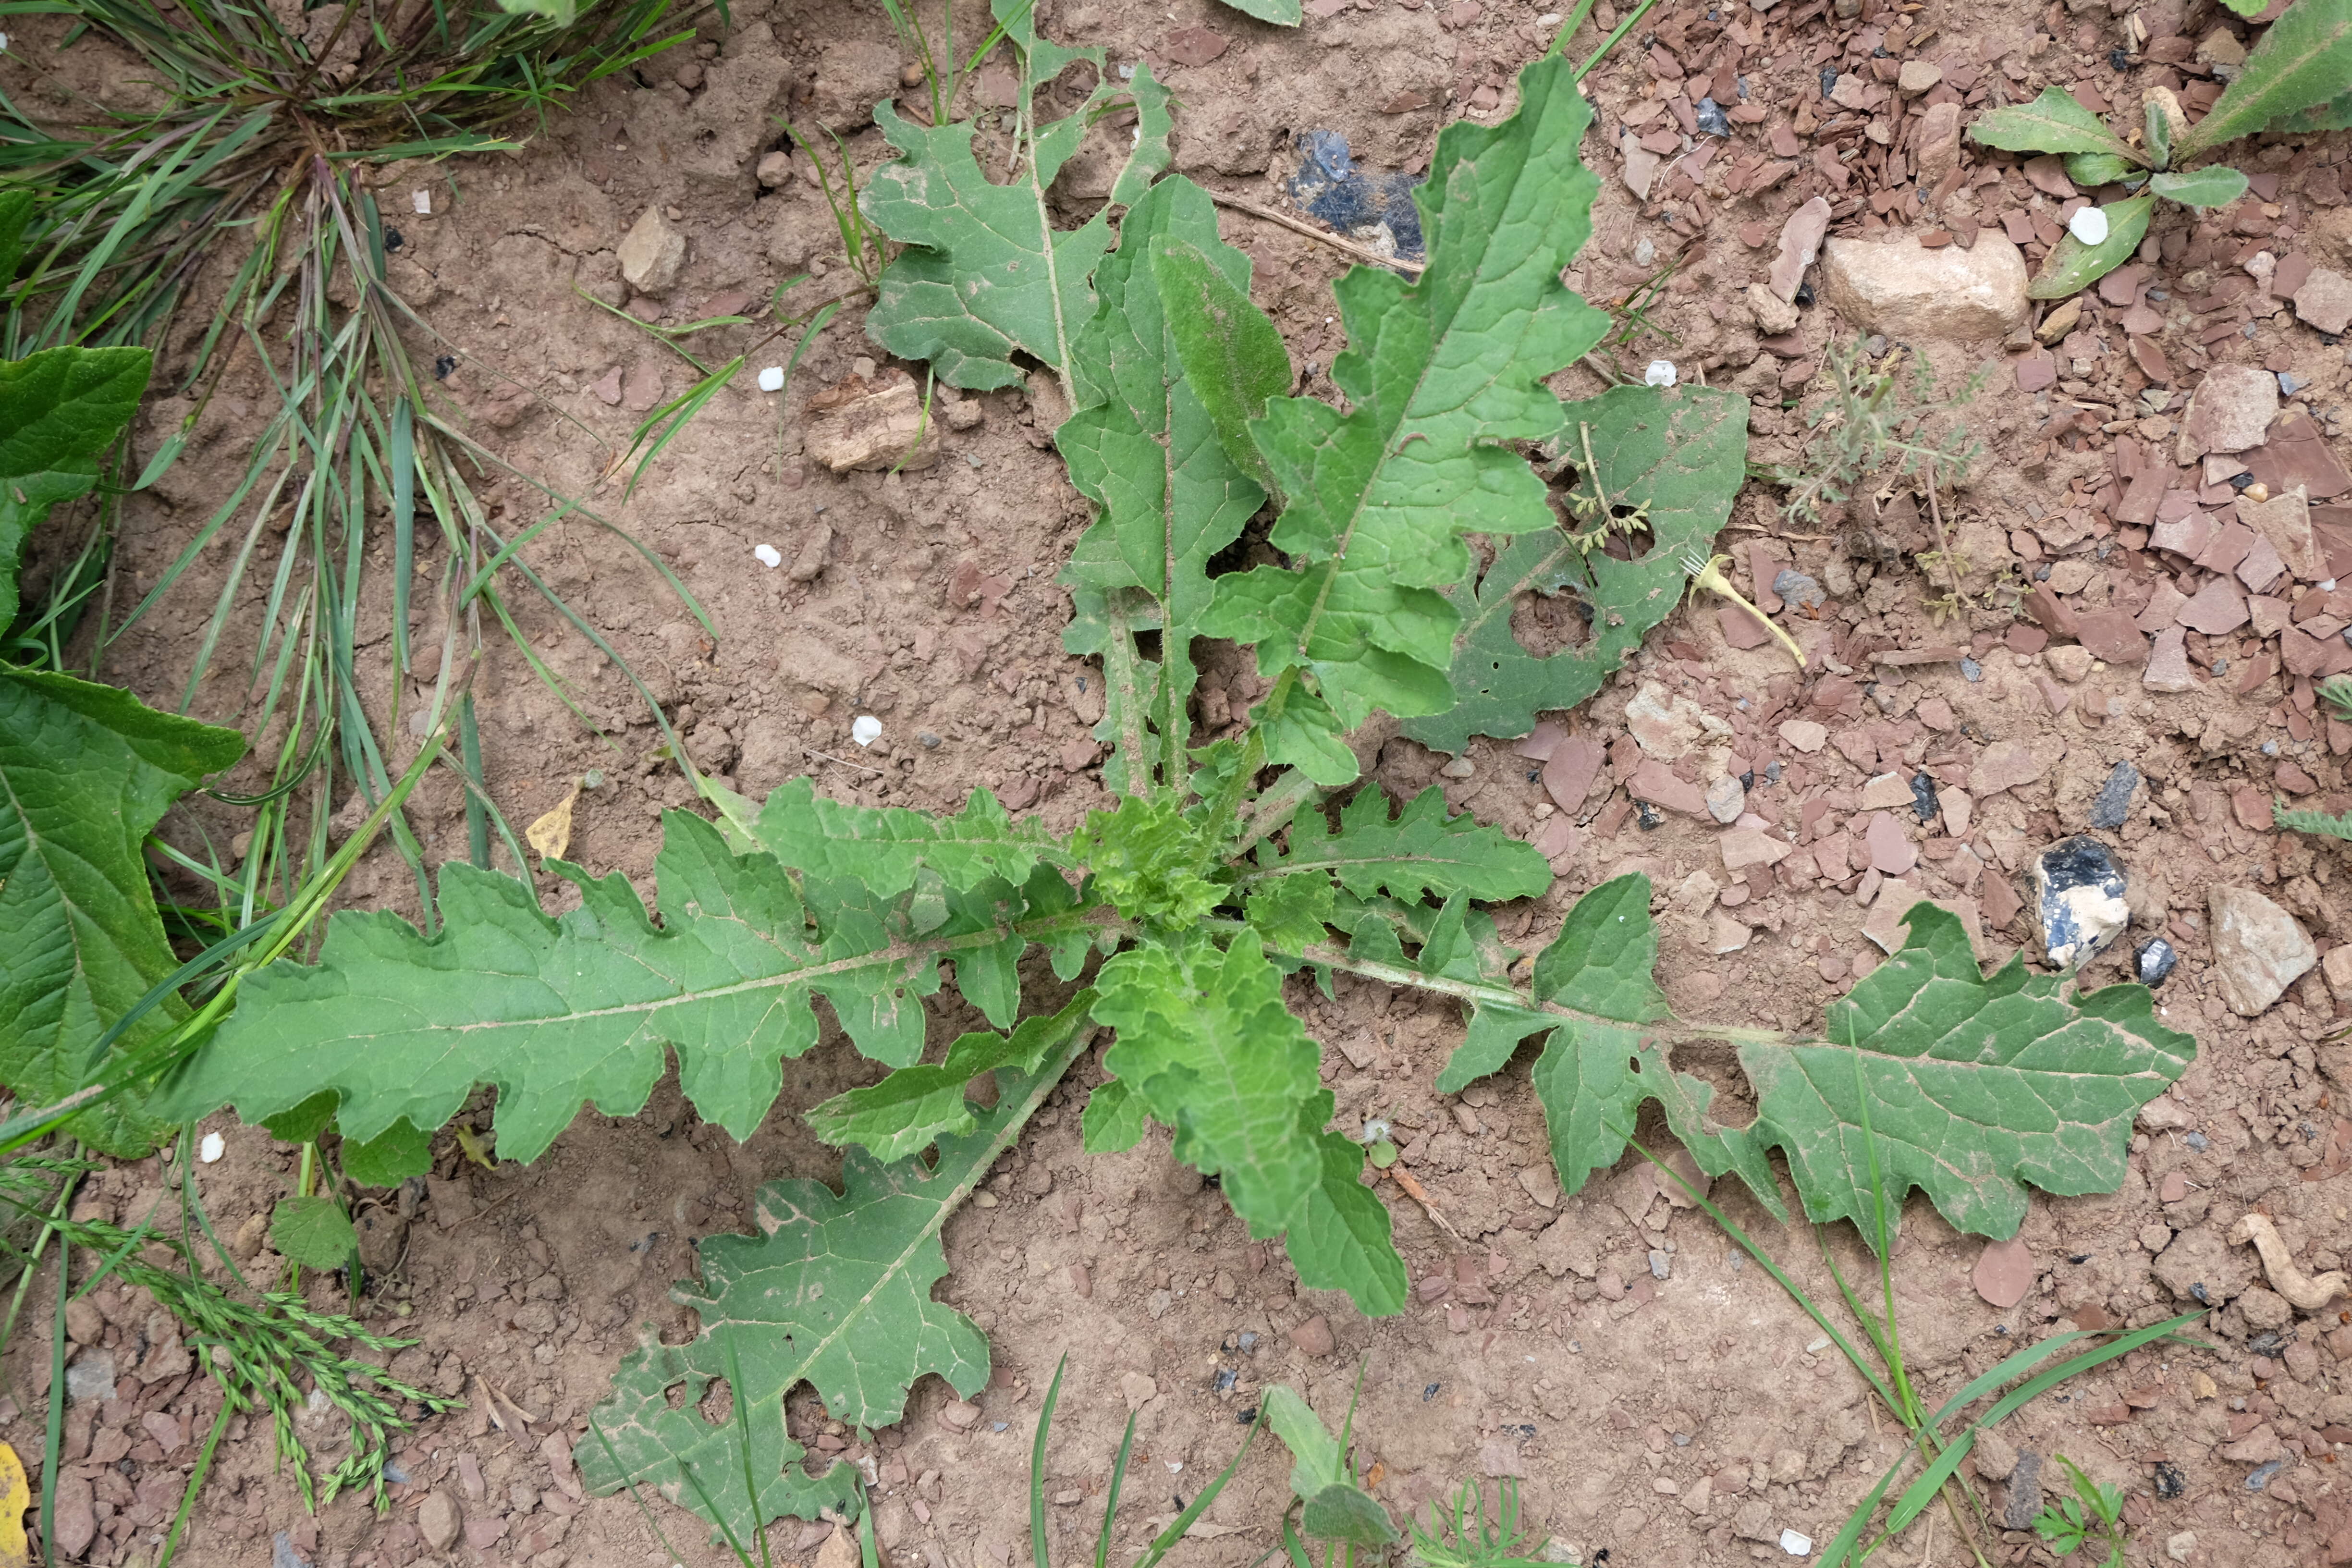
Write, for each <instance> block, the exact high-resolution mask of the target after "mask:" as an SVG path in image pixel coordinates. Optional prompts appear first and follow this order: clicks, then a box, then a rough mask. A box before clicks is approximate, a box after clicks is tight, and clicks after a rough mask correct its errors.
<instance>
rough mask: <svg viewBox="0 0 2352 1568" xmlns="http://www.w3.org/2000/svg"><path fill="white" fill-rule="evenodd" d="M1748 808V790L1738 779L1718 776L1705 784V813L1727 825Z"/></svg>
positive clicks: (1736, 819) (1735, 820)
mask: <svg viewBox="0 0 2352 1568" xmlns="http://www.w3.org/2000/svg"><path fill="white" fill-rule="evenodd" d="M1747 808H1748V791H1747V788H1746V786H1745V785H1743V784H1741V783H1740V782H1739V781H1738V779H1734V778H1720V779H1717V780H1716V781H1715V782H1714V783H1713V784H1709V785H1707V786H1706V814H1707V815H1708V816H1712V817H1714V818H1715V819H1716V820H1717V822H1720V823H1722V824H1723V825H1724V826H1727V827H1728V826H1731V824H1733V823H1735V822H1737V821H1738V820H1739V814H1740V813H1741V812H1742V811H1744V810H1746V809H1747Z"/></svg>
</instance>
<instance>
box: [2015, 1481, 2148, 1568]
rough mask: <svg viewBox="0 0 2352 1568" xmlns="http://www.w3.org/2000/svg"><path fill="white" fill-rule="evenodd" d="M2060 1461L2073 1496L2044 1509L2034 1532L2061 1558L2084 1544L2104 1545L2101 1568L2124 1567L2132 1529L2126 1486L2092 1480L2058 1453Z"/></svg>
mask: <svg viewBox="0 0 2352 1568" xmlns="http://www.w3.org/2000/svg"><path fill="white" fill-rule="evenodd" d="M2058 1462H2059V1463H2060V1464H2062V1465H2063V1466H2065V1467H2066V1474H2067V1478H2068V1479H2070V1480H2072V1481H2073V1482H2074V1496H2073V1497H2064V1498H2060V1499H2058V1500H2055V1501H2054V1502H2052V1503H2051V1504H2050V1505H2049V1506H2048V1507H2046V1508H2044V1509H2043V1510H2042V1513H2041V1517H2039V1518H2037V1519H2036V1520H2035V1521H2033V1532H2034V1533H2035V1534H2036V1535H2039V1536H2040V1537H2042V1544H2043V1545H2044V1546H2047V1547H2048V1548H2050V1550H2051V1551H2053V1552H2056V1553H2057V1554H2058V1555H2059V1556H2061V1557H2072V1556H2073V1555H2074V1553H2075V1552H2080V1551H2081V1550H2082V1549H2083V1548H2084V1547H2085V1546H2088V1547H2090V1548H2091V1550H2092V1551H2094V1552H2096V1551H2097V1550H2098V1549H2099V1548H2100V1547H2101V1546H2105V1548H2106V1553H2105V1559H2104V1561H2103V1562H2102V1563H2100V1568H2124V1549H2125V1548H2126V1546H2128V1545H2129V1544H2130V1543H2131V1531H2130V1529H2129V1527H2127V1526H2126V1524H2125V1523H2124V1494H2123V1489H2122V1488H2120V1487H2115V1486H2110V1485H2108V1484H2107V1483H2106V1482H2105V1481H2095V1480H2093V1479H2091V1478H2090V1477H2088V1476H2086V1475H2084V1473H2083V1467H2082V1466H2080V1465H2078V1464H2076V1463H2075V1462H2074V1460H2072V1459H2070V1458H2067V1457H2066V1456H2065V1455H2063V1454H2061V1455H2059V1456H2058Z"/></svg>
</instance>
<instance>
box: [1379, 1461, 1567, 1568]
mask: <svg viewBox="0 0 2352 1568" xmlns="http://www.w3.org/2000/svg"><path fill="white" fill-rule="evenodd" d="M1411 1526H1412V1551H1413V1555H1414V1556H1416V1557H1418V1558H1419V1559H1421V1561H1422V1562H1423V1563H1425V1564H1427V1568H1548V1565H1549V1559H1546V1558H1543V1557H1540V1556H1538V1552H1541V1551H1542V1550H1543V1548H1544V1545H1545V1540H1544V1537H1543V1536H1542V1535H1540V1534H1538V1533H1537V1532H1535V1531H1527V1532H1524V1533H1522V1532H1521V1531H1520V1529H1519V1483H1518V1481H1517V1479H1514V1478H1512V1477H1510V1476H1505V1477H1504V1478H1503V1479H1501V1480H1500V1481H1498V1482H1496V1487H1495V1518H1494V1521H1493V1522H1492V1523H1489V1522H1487V1519H1486V1492H1485V1491H1484V1490H1483V1489H1480V1487H1479V1484H1478V1483H1477V1482H1476V1481H1475V1480H1468V1481H1465V1482H1463V1483H1462V1486H1461V1489H1459V1490H1458V1491H1456V1492H1455V1493H1454V1496H1453V1497H1451V1498H1433V1499H1432V1500H1430V1504H1429V1525H1428V1527H1427V1528H1423V1525H1422V1522H1421V1521H1420V1520H1418V1519H1415V1520H1413V1521H1411Z"/></svg>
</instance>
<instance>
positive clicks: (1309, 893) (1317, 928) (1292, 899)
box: [1244, 877, 1339, 952]
mask: <svg viewBox="0 0 2352 1568" xmlns="http://www.w3.org/2000/svg"><path fill="white" fill-rule="evenodd" d="M1244 909H1245V910H1246V911H1247V913H1246V918H1247V919H1248V921H1249V923H1250V926H1251V928H1252V929H1253V930H1255V931H1256V932H1257V933H1258V935H1259V936H1261V937H1263V938H1264V939H1265V945H1266V949H1267V951H1268V952H1304V951H1305V950H1306V949H1307V948H1310V947H1313V946H1314V945H1315V944H1316V943H1318V942H1321V941H1322V940H1323V939H1324V938H1325V937H1327V936H1328V935H1329V934H1330V932H1329V931H1328V930H1327V929H1326V927H1328V924H1329V923H1330V921H1332V919H1333V918H1334V917H1335V916H1336V915H1337V914H1338V912H1339V910H1338V900H1336V899H1335V898H1334V897H1333V895H1332V890H1331V879H1330V878H1328V877H1275V878H1272V879H1268V880H1266V881H1264V882H1260V883H1258V884H1257V885H1255V887H1251V888H1249V889H1247V892H1246V902H1245V904H1244Z"/></svg>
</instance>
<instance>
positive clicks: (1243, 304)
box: [1121, 226, 1291, 491]
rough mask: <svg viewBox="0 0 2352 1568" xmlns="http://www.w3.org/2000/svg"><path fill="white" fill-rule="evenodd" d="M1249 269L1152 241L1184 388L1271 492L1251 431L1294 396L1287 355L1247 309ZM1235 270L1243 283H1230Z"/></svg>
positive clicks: (1160, 238) (1261, 317) (1257, 313)
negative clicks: (1272, 407)
mask: <svg viewBox="0 0 2352 1568" xmlns="http://www.w3.org/2000/svg"><path fill="white" fill-rule="evenodd" d="M1214 232H1215V231H1214V228H1213V226H1212V229H1211V233H1212V234H1213V233H1214ZM1121 243H1122V244H1124V243H1125V241H1124V240H1122V241H1121ZM1248 265H1249V264H1248V261H1247V259H1246V258H1244V259H1243V260H1242V261H1241V263H1240V265H1239V267H1238V268H1235V267H1230V266H1228V267H1220V266H1219V265H1218V261H1217V260H1216V259H1213V258H1210V257H1209V256H1207V255H1204V254H1203V253H1202V251H1201V249H1200V247H1197V246H1194V245H1192V244H1188V243H1186V242H1185V241H1183V240H1180V239H1175V238H1171V237H1169V236H1167V235H1156V236H1154V237H1152V241H1151V277H1152V281H1153V283H1154V284H1155V285H1156V287H1157V289H1158V291H1159V294H1160V310H1161V311H1162V312H1163V313H1164V314H1165V316H1166V318H1167V322H1168V333H1169V336H1170V338H1171V340H1173V342H1174V343H1175V345H1176V355H1177V358H1178V359H1179V361H1181V363H1182V367H1183V378H1184V384H1185V385H1187V386H1189V387H1191V388H1192V393H1193V395H1195V396H1196V397H1198V398H1199V399H1200V400H1201V406H1202V408H1203V409H1204V410H1206V411H1207V413H1208V416H1209V423H1210V425H1211V426H1212V427H1213V428H1214V429H1215V430H1216V432H1217V444H1218V445H1219V446H1221V447H1223V448H1224V449H1225V456H1226V457H1228V458H1232V459H1233V460H1234V462H1235V463H1237V464H1239V465H1240V466H1241V468H1242V469H1243V471H1244V472H1245V473H1247V474H1248V475H1249V477H1250V478H1251V479H1255V480H1256V481H1257V484H1258V486H1259V488H1260V489H1265V490H1268V491H1271V490H1272V489H1274V470H1273V469H1271V468H1267V467H1266V466H1265V455H1264V454H1263V453H1261V452H1259V450H1258V449H1257V443H1256V442H1255V440H1253V439H1252V438H1251V437H1250V432H1249V426H1250V421H1251V420H1253V419H1262V418H1264V417H1265V405H1266V401H1267V400H1268V399H1269V398H1275V397H1280V396H1281V395H1283V394H1285V393H1286V392H1288V391H1289V390H1290V381H1291V371H1290V351H1289V350H1288V349H1286V348H1285V347H1284V346H1283V343H1282V334H1281V333H1280V332H1278V331H1276V330H1275V325H1274V323H1273V322H1272V321H1267V320H1266V319H1265V311H1263V310H1259V309H1258V308H1257V307H1256V306H1255V305H1253V304H1251V303H1250V297H1249V289H1248V288H1247V286H1246V279H1247V277H1248V272H1247V268H1248ZM1234 271H1239V272H1240V273H1241V276H1242V278H1243V279H1244V282H1242V283H1236V282H1234V280H1233V279H1232V278H1231V277H1229V276H1228V274H1229V273H1231V272H1234Z"/></svg>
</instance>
